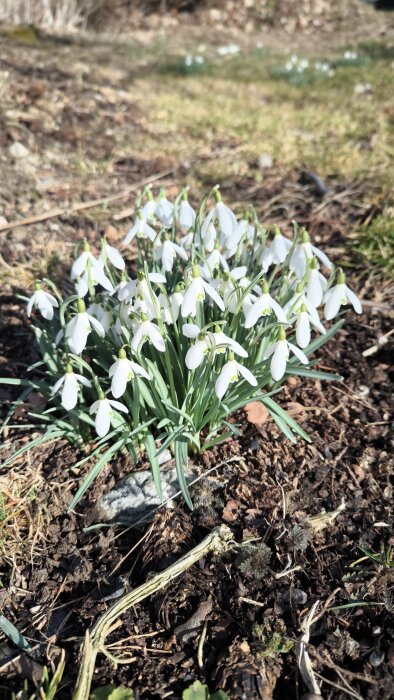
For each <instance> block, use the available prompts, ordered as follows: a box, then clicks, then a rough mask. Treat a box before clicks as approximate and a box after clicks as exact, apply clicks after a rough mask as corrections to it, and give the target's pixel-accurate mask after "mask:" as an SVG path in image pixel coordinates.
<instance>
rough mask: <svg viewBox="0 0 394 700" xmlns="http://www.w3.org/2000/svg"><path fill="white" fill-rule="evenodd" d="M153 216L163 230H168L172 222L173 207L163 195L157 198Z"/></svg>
mask: <svg viewBox="0 0 394 700" xmlns="http://www.w3.org/2000/svg"><path fill="white" fill-rule="evenodd" d="M155 214H156V216H157V218H158V219H159V221H160V222H161V223H162V224H163V226H164V228H170V226H172V222H173V220H174V205H173V204H172V202H170V201H169V200H168V199H167V197H165V196H164V195H161V196H159V199H158V200H157V204H156V210H155Z"/></svg>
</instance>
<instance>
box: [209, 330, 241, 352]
mask: <svg viewBox="0 0 394 700" xmlns="http://www.w3.org/2000/svg"><path fill="white" fill-rule="evenodd" d="M213 335H214V338H215V343H216V345H224V346H226V347H228V348H231V350H233V352H235V353H236V354H237V355H239V356H240V357H247V356H248V353H247V352H246V350H244V349H243V347H242V345H240V344H239V343H237V341H236V340H233V338H229V336H228V335H226V334H225V333H223V332H222V331H220V332H219V333H214V334H213Z"/></svg>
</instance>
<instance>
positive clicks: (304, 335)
mask: <svg viewBox="0 0 394 700" xmlns="http://www.w3.org/2000/svg"><path fill="white" fill-rule="evenodd" d="M294 321H296V339H297V343H298V345H299V346H300V348H306V347H308V345H309V343H310V342H311V325H312V326H313V327H314V328H315V330H317V331H319V333H321V334H322V335H325V332H326V329H325V328H324V326H323V324H322V323H321V321H320V320H319V321H318V320H317V319H316V317H315V316H314V317H313V318H312V317H311V315H310V314H309V313H308V310H307V308H306V305H305V304H302V306H301V309H300V311H299V313H298V314H297V316H295V317H294V318H291V319H290V321H289V323H291V324H293V323H294Z"/></svg>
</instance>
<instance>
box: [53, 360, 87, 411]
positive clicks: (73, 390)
mask: <svg viewBox="0 0 394 700" xmlns="http://www.w3.org/2000/svg"><path fill="white" fill-rule="evenodd" d="M79 384H83V385H84V386H88V387H90V386H92V384H91V382H90V381H89V379H86V378H85V377H83V376H82V374H75V373H74V372H73V368H72V366H71V365H70V364H68V365H67V367H66V373H65V374H64V375H63V376H62V377H60V379H58V380H57V382H56V384H55V385H54V386H53V388H52V396H54V395H55V394H56V392H57V391H59V390H60V389H61V388H62V387H63V388H62V394H61V404H62V406H63V408H65V409H66V410H67V411H72V409H73V408H75V406H76V405H77V401H78V390H79Z"/></svg>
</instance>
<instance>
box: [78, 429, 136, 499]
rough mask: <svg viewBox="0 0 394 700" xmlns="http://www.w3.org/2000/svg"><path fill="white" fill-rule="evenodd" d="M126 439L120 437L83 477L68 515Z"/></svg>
mask: <svg viewBox="0 0 394 700" xmlns="http://www.w3.org/2000/svg"><path fill="white" fill-rule="evenodd" d="M126 441H127V437H124V436H123V437H122V438H121V439H120V440H118V441H117V442H115V444H114V445H111V446H110V447H109V448H108V450H106V451H105V452H104V454H103V455H101V457H100V459H98V460H97V462H96V464H95V465H94V467H92V469H91V470H90V471H89V473H88V474H87V475H86V476H85V478H84V480H83V482H82V484H81V486H80V487H79V489H78V491H77V493H76V494H75V496H74V498H73V499H72V500H71V503H70V505H69V506H68V508H67V512H68V513H69V512H70V510H72V509H73V508H74V507H75V506H76V505H77V503H79V501H80V500H81V498H82V496H83V495H84V493H85V491H86V490H87V489H88V488H89V486H90V485H91V484H92V483H93V481H94V480H95V478H96V477H97V476H98V475H99V474H100V472H101V471H102V470H103V469H104V467H105V465H106V464H107V462H108V461H109V460H110V459H111V457H113V455H114V454H115V453H116V452H117V451H118V450H119V449H120V448H121V447H123V445H124V444H125V443H126Z"/></svg>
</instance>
